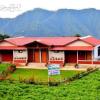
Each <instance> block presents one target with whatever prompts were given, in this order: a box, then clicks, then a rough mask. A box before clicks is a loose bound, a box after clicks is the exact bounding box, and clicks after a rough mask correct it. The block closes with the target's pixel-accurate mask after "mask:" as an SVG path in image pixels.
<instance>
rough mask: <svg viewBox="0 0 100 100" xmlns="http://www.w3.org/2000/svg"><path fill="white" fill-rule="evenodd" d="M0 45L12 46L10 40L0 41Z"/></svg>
mask: <svg viewBox="0 0 100 100" xmlns="http://www.w3.org/2000/svg"><path fill="white" fill-rule="evenodd" d="M0 46H14V45H13V44H12V43H10V42H7V41H1V42H0Z"/></svg>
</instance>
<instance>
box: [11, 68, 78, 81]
mask: <svg viewBox="0 0 100 100" xmlns="http://www.w3.org/2000/svg"><path fill="white" fill-rule="evenodd" d="M77 73H80V71H66V70H61V76H59V75H55V76H51V78H52V79H54V77H55V79H57V80H58V79H60V78H61V79H62V80H63V79H64V78H67V77H71V76H73V75H75V74H77ZM21 78H22V79H29V78H34V79H35V80H36V81H43V82H47V81H48V71H47V70H46V69H41V70H40V69H23V68H17V70H16V71H15V72H14V73H12V75H11V77H10V79H14V80H19V79H21Z"/></svg>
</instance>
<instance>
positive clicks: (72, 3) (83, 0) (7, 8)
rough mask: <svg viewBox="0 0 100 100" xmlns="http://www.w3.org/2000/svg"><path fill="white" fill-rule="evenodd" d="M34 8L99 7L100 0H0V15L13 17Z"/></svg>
mask: <svg viewBox="0 0 100 100" xmlns="http://www.w3.org/2000/svg"><path fill="white" fill-rule="evenodd" d="M34 8H43V9H47V10H53V11H55V10H58V9H65V8H66V9H85V8H96V9H100V0H0V17H1V18H13V17H16V16H18V15H19V14H21V13H23V12H26V11H28V10H32V9H34Z"/></svg>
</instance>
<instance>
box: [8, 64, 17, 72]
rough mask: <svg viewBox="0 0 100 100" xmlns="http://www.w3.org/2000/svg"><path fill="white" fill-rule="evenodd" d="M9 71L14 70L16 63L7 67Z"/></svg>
mask: <svg viewBox="0 0 100 100" xmlns="http://www.w3.org/2000/svg"><path fill="white" fill-rule="evenodd" d="M7 70H8V71H9V72H10V73H13V72H14V71H15V70H16V65H11V66H9V67H8V69H7Z"/></svg>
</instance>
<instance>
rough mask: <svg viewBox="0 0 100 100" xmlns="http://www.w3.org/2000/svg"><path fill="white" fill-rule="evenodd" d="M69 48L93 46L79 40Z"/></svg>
mask: <svg viewBox="0 0 100 100" xmlns="http://www.w3.org/2000/svg"><path fill="white" fill-rule="evenodd" d="M67 46H91V45H90V44H88V43H85V42H83V41H80V40H78V41H75V42H73V43H71V44H69V45H67Z"/></svg>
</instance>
